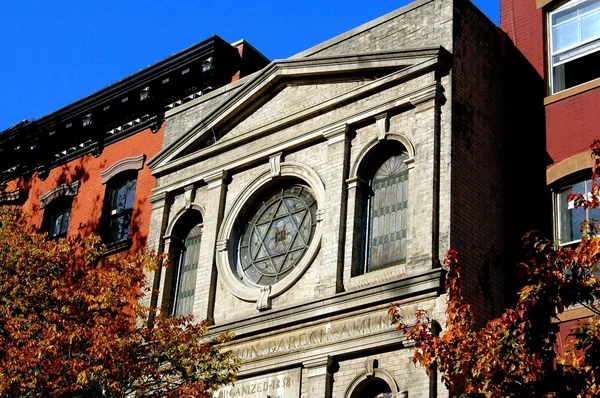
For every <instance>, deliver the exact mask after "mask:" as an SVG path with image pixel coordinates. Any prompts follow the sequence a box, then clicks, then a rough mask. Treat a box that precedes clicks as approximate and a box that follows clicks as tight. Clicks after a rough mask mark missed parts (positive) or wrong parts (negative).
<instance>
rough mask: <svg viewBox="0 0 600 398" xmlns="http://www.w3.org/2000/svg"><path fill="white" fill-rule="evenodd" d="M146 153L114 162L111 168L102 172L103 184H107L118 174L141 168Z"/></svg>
mask: <svg viewBox="0 0 600 398" xmlns="http://www.w3.org/2000/svg"><path fill="white" fill-rule="evenodd" d="M145 160H146V155H143V154H142V155H138V156H130V157H128V158H124V159H121V160H118V161H116V162H115V163H113V164H112V165H111V166H110V167H109V168H107V169H104V170H102V171H101V172H100V176H101V177H102V184H106V183H107V182H108V181H109V180H110V179H111V178H113V177H115V176H116V175H117V174H119V173H122V172H124V171H128V170H141V169H142V168H143V167H144V161H145Z"/></svg>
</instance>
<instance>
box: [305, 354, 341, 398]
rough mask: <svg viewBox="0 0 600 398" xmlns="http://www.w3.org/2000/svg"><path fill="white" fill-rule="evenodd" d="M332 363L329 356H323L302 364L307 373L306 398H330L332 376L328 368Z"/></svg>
mask: <svg viewBox="0 0 600 398" xmlns="http://www.w3.org/2000/svg"><path fill="white" fill-rule="evenodd" d="M332 363H333V360H332V358H331V356H329V355H327V356H323V357H321V358H317V359H313V360H310V361H306V362H304V363H303V364H302V365H303V366H304V369H305V371H306V372H307V380H308V383H307V384H308V386H307V390H306V391H307V396H308V397H310V398H331V391H332V381H333V378H332V375H331V373H330V371H329V366H331V364H332Z"/></svg>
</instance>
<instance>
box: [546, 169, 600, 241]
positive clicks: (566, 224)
mask: <svg viewBox="0 0 600 398" xmlns="http://www.w3.org/2000/svg"><path fill="white" fill-rule="evenodd" d="M591 185H592V181H591V180H586V181H582V182H579V183H576V184H573V185H571V186H568V187H566V188H563V189H562V190H561V191H560V192H559V193H558V195H557V200H558V216H559V217H558V238H559V240H560V244H562V245H566V244H571V243H574V242H577V241H579V240H580V239H581V223H583V222H584V221H590V220H598V219H600V209H583V208H581V207H580V208H575V207H574V203H573V201H567V197H568V196H569V195H570V194H581V195H587V194H589V192H590V190H591Z"/></svg>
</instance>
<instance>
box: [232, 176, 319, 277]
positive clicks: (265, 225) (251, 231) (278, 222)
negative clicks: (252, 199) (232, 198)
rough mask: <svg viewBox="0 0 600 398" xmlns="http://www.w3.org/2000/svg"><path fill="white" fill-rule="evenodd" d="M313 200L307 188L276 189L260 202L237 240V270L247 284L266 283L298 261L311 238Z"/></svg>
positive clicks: (284, 273)
mask: <svg viewBox="0 0 600 398" xmlns="http://www.w3.org/2000/svg"><path fill="white" fill-rule="evenodd" d="M316 212H317V203H316V201H315V198H314V197H313V195H312V193H311V192H310V191H309V190H308V188H306V187H304V186H301V185H292V186H288V187H285V188H281V189H278V190H277V191H276V192H275V193H273V194H271V195H270V196H268V197H267V198H266V200H265V201H263V202H262V203H260V204H259V205H258V206H257V207H256V208H255V209H254V211H252V212H251V213H250V214H251V217H250V218H249V220H248V221H247V222H246V224H245V225H244V227H243V231H242V233H241V234H240V237H239V240H238V246H237V247H238V249H237V251H238V261H237V272H238V275H239V276H240V278H241V279H242V280H243V281H244V282H245V283H246V284H248V285H251V286H268V285H273V284H275V283H277V282H279V281H280V280H281V279H283V278H285V276H286V275H288V274H289V273H290V272H291V271H292V270H293V269H294V267H295V266H296V264H298V262H299V260H300V259H301V258H302V256H303V255H304V253H305V252H306V249H307V248H308V246H309V244H310V242H311V239H312V237H313V234H314V231H315V227H316V223H317V220H316Z"/></svg>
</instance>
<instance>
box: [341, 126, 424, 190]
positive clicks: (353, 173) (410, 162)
mask: <svg viewBox="0 0 600 398" xmlns="http://www.w3.org/2000/svg"><path fill="white" fill-rule="evenodd" d="M386 141H398V142H399V143H401V144H402V146H403V147H404V149H406V154H407V155H408V159H406V160H405V161H404V163H405V164H406V165H407V166H408V168H409V169H412V168H413V167H414V161H415V159H414V158H415V147H414V145H413V144H412V142H410V140H409V139H408V138H406V137H405V136H404V135H401V134H395V133H388V134H387V135H386ZM381 142H382V141H379V140H378V139H374V140H372V141H371V142H369V143H368V144H367V145H365V146H364V147H363V149H362V150H361V151H360V153H359V155H358V158H357V159H356V161H355V162H354V164H353V165H352V167H351V168H350V178H348V181H351V180H352V179H354V178H356V177H358V169H359V167H360V165H361V163H362V162H363V159H364V158H365V156H366V155H367V153H369V152H370V151H372V150H373V149H374V148H375V147H376V146H377V145H379V144H380V143H381Z"/></svg>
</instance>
